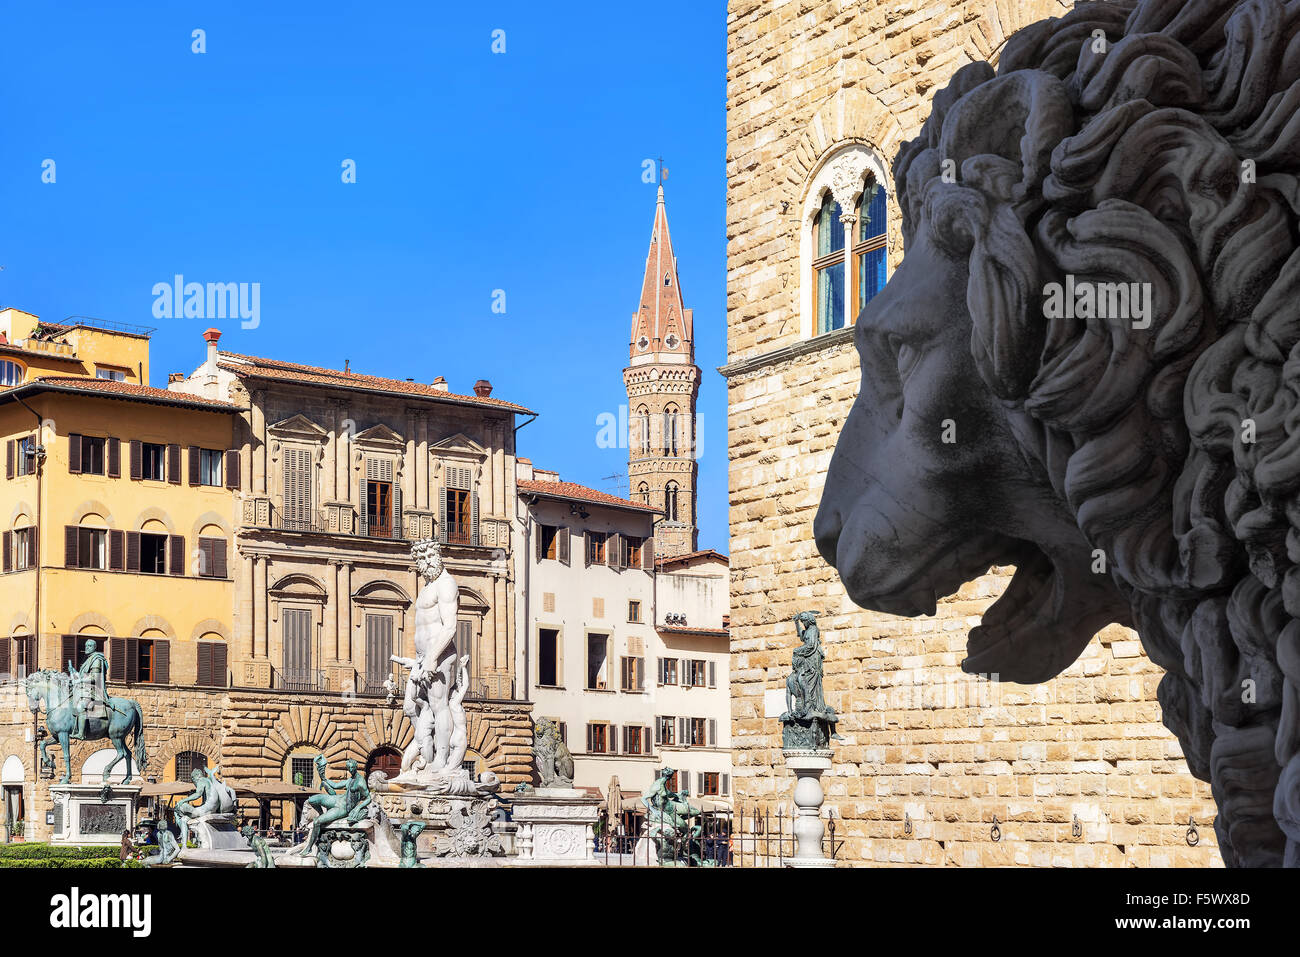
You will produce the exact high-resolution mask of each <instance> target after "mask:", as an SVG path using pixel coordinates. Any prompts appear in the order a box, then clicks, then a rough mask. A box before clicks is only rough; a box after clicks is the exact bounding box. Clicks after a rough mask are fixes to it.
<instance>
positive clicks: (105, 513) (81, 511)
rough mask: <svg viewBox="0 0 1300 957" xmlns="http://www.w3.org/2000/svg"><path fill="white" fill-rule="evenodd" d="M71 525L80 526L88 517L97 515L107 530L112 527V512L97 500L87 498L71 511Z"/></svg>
mask: <svg viewBox="0 0 1300 957" xmlns="http://www.w3.org/2000/svg"><path fill="white" fill-rule="evenodd" d="M72 515H73V519H72V524H73V525H80V524H81V523H82V521H84V520H85V518H86V517H87V516H89V515H98V516H100V517H101V518H103V519H104V523H105V525H106V526H108V527H109V528H112V527H113V510H112V509H110V508H109V507H108V506H107V505H105V504H104V503H103V502H101V501H99V499H94V498H88V499H86V500H85V501H84V502H82V503H81V504H80V505H78V506H77V507H76V508H74V509H73V510H72Z"/></svg>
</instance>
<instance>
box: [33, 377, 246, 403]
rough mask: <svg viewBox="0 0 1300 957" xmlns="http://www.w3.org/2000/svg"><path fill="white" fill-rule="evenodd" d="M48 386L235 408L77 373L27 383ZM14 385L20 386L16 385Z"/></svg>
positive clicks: (211, 401)
mask: <svg viewBox="0 0 1300 957" xmlns="http://www.w3.org/2000/svg"><path fill="white" fill-rule="evenodd" d="M41 385H50V386H57V387H58V388H59V389H60V390H72V391H75V392H86V393H90V394H99V395H111V396H117V397H120V398H124V399H141V400H144V401H146V402H169V403H172V404H174V405H202V406H211V407H212V408H213V409H217V410H221V411H236V410H238V408H239V406H237V405H232V404H231V403H229V402H222V401H220V400H219V399H209V398H206V397H205V396H201V395H190V394H189V393H188V392H171V391H168V390H167V389H155V388H153V387H152V386H147V385H136V384H135V383H132V382H114V381H113V380H112V379H90V378H85V377H81V376H38V377H37V378H35V379H33V380H32V381H31V382H29V383H27V386H29V387H35V386H41ZM18 388H23V386H19V387H18Z"/></svg>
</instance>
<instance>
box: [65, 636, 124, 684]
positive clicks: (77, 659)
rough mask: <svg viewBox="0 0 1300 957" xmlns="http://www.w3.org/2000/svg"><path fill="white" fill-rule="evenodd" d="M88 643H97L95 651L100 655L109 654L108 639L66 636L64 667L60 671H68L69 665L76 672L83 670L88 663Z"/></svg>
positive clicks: (110, 664)
mask: <svg viewBox="0 0 1300 957" xmlns="http://www.w3.org/2000/svg"><path fill="white" fill-rule="evenodd" d="M87 641H93V642H94V643H95V649H94V650H95V651H98V652H99V653H100V654H103V655H106V654H107V653H108V652H107V651H106V650H105V646H106V644H107V641H108V639H106V638H96V637H95V636H93V635H64V636H63V655H62V659H63V660H62V664H63V667H62V668H61V669H59V670H61V671H67V670H68V665H69V664H71V665H72V668H73V670H74V671H80V670H81V666H82V665H84V664H85V663H86V642H87ZM109 666H110V668H111V667H112V662H111V661H110V662H109ZM115 680H116V679H115Z"/></svg>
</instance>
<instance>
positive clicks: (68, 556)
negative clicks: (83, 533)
mask: <svg viewBox="0 0 1300 957" xmlns="http://www.w3.org/2000/svg"><path fill="white" fill-rule="evenodd" d="M78 531H79V529H78V528H77V526H76V525H65V526H64V527H63V567H64V568H76V567H77V532H78Z"/></svg>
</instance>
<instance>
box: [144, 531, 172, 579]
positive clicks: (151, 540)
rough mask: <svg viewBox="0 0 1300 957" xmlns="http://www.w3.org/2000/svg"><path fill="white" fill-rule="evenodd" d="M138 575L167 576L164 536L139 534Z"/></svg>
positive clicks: (146, 533)
mask: <svg viewBox="0 0 1300 957" xmlns="http://www.w3.org/2000/svg"><path fill="white" fill-rule="evenodd" d="M140 573H141V574H142V575H166V574H167V536H166V535H156V534H153V533H150V532H141V533H140Z"/></svg>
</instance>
